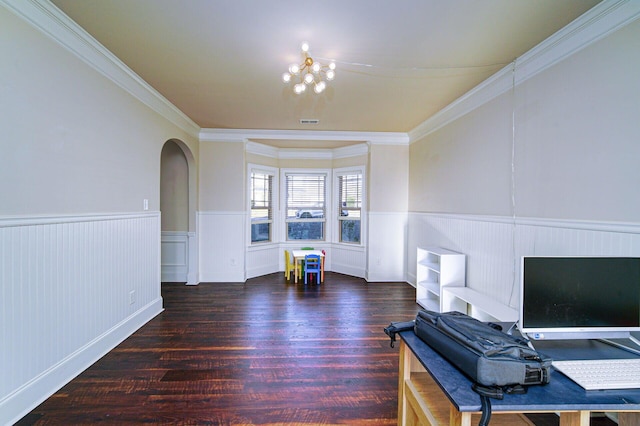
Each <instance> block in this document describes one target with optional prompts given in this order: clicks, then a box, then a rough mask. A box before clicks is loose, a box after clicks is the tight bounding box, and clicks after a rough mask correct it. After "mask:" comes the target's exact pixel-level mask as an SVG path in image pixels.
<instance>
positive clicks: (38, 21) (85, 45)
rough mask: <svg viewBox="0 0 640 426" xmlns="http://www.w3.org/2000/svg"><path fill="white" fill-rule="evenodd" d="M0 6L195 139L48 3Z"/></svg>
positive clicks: (192, 128)
mask: <svg viewBox="0 0 640 426" xmlns="http://www.w3.org/2000/svg"><path fill="white" fill-rule="evenodd" d="M0 4H1V5H3V6H4V7H6V8H7V9H8V10H10V11H11V12H13V13H14V14H15V15H17V16H18V17H19V18H21V19H23V20H24V21H26V22H27V23H29V24H30V25H31V26H33V27H35V28H36V29H37V30H39V31H40V32H42V33H43V34H45V35H46V36H48V37H49V38H51V39H53V40H54V41H55V42H57V43H58V44H59V45H60V46H62V47H63V48H65V49H67V50H68V51H69V52H71V53H73V54H74V55H75V56H77V57H78V58H79V59H80V60H82V61H83V62H85V63H86V64H87V65H89V66H90V67H92V68H93V69H95V70H96V71H98V72H99V73H100V74H102V75H104V76H105V77H106V78H108V79H109V80H111V81H112V82H113V83H115V84H116V85H118V86H119V87H121V88H122V89H124V90H125V91H126V92H128V93H129V94H130V95H132V96H133V97H135V98H136V99H138V100H139V101H140V102H142V103H143V104H145V105H147V106H148V107H149V108H151V109H152V110H154V111H155V112H157V113H158V114H160V115H161V116H162V117H164V118H165V119H167V120H168V121H170V122H171V123H173V124H175V125H176V126H177V127H179V128H180V129H182V130H183V131H184V132H186V133H187V134H189V135H191V136H193V137H196V138H197V137H198V134H199V131H200V126H198V125H197V124H196V123H194V122H193V121H192V120H191V119H190V118H189V117H187V116H186V115H185V114H184V113H183V112H182V111H180V110H179V109H178V108H177V107H176V106H175V105H173V104H172V103H171V102H169V101H168V100H167V99H166V98H165V97H163V96H162V95H161V94H160V93H159V92H157V91H156V90H155V89H154V88H153V87H151V86H150V85H149V84H148V83H147V82H145V81H144V80H143V79H142V78H140V76H138V75H137V74H136V73H135V72H133V71H132V70H131V69H130V68H129V67H127V66H126V65H125V64H124V63H123V62H122V61H121V60H120V59H118V58H117V57H116V56H115V55H114V54H113V53H111V52H110V51H109V50H107V49H106V48H105V47H104V46H102V45H101V44H100V43H99V42H98V41H97V40H96V39H94V38H93V37H92V36H91V35H89V33H87V32H86V31H85V30H84V29H83V28H82V27H80V26H79V25H78V24H76V23H75V22H74V21H73V20H71V19H70V18H69V17H68V16H67V15H65V14H64V13H62V11H60V9H58V8H57V7H56V6H55V5H53V4H52V3H51V2H49V1H48V0H0Z"/></svg>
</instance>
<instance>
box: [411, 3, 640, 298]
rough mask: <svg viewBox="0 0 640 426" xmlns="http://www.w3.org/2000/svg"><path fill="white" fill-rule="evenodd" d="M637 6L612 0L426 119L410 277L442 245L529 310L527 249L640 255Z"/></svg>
mask: <svg viewBox="0 0 640 426" xmlns="http://www.w3.org/2000/svg"><path fill="white" fill-rule="evenodd" d="M639 16H640V4H639V3H634V2H627V3H613V2H605V3H603V4H601V5H600V6H599V7H596V8H594V10H592V11H591V12H589V13H588V14H587V15H586V16H585V17H583V18H581V19H580V20H579V21H578V22H576V23H574V24H572V25H570V26H569V27H568V28H566V29H564V30H563V31H562V32H561V34H559V35H558V36H557V37H555V38H553V39H551V40H547V41H545V42H544V43H543V44H542V45H540V46H538V47H536V48H535V49H534V50H532V51H531V52H529V53H527V54H526V55H524V56H523V57H522V58H518V60H517V61H516V65H515V73H512V72H511V69H510V68H507V69H505V70H503V72H502V73H499V74H498V75H496V76H495V77H494V78H492V79H490V80H489V81H487V82H486V83H485V84H483V85H481V87H479V88H476V89H474V91H472V92H470V93H469V94H468V95H467V96H465V97H463V98H461V99H460V100H458V101H457V102H456V103H454V104H453V105H452V106H450V107H449V108H447V109H446V110H444V111H443V112H442V113H441V115H440V116H439V117H435V118H434V119H433V120H432V121H431V122H430V123H426V125H425V126H422V128H420V129H417V130H418V131H419V132H421V133H420V136H418V137H416V138H414V140H415V142H414V143H413V144H412V145H411V146H410V151H411V152H410V178H409V182H410V183H409V194H410V195H409V210H410V214H409V224H408V229H409V231H408V249H407V250H408V258H407V262H408V263H407V269H408V271H409V274H408V278H409V281H411V282H415V257H416V255H415V251H416V250H415V249H416V247H417V246H421V245H438V246H442V247H445V248H449V249H452V250H455V251H460V252H462V253H465V254H467V255H468V258H467V283H468V286H469V287H472V288H474V289H476V290H478V291H480V292H482V293H485V294H488V295H490V296H492V297H493V298H495V299H496V300H498V301H500V302H501V303H503V304H505V305H509V306H511V307H516V308H517V307H518V304H519V298H518V285H519V274H520V271H519V268H520V257H521V256H522V255H529V254H538V255H626V256H640V221H639V218H640V198H639V197H637V188H638V184H639V183H640V168H639V167H637V160H638V158H640V144H638V135H640V120H638V111H639V109H638V99H640V79H638V78H637V77H636V74H637V70H638V69H639V67H640V21H638V17H639ZM513 83H515V85H514V84H513ZM429 126H432V128H431V129H429ZM418 131H416V132H415V134H418Z"/></svg>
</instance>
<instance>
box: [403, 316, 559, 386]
mask: <svg viewBox="0 0 640 426" xmlns="http://www.w3.org/2000/svg"><path fill="white" fill-rule="evenodd" d="M414 331H415V333H416V335H417V336H418V337H420V339H422V340H423V341H424V342H426V343H427V344H428V345H429V346H431V347H432V348H433V349H434V350H436V351H437V352H438V353H440V355H442V356H443V357H445V358H446V359H448V360H449V361H450V362H451V363H452V364H454V365H455V366H457V367H458V368H459V369H460V370H462V371H463V372H464V373H465V374H466V375H467V376H469V377H470V378H471V379H472V380H473V381H474V382H476V383H478V384H479V385H481V386H487V387H492V386H497V387H503V386H515V385H523V386H527V385H542V384H545V383H548V382H549V379H550V375H549V373H550V370H551V359H550V358H548V357H546V356H544V355H542V354H540V353H539V352H537V351H536V350H534V349H532V348H530V347H529V346H528V345H527V343H526V341H524V340H522V339H519V338H517V337H515V336H512V335H509V334H506V333H503V332H502V331H501V330H499V329H497V328H494V327H492V326H491V325H489V324H487V323H483V322H481V321H478V320H477V319H475V318H472V317H470V316H468V315H466V314H463V313H460V312H446V313H438V312H431V311H420V312H418V315H417V316H416V321H415V330H414Z"/></svg>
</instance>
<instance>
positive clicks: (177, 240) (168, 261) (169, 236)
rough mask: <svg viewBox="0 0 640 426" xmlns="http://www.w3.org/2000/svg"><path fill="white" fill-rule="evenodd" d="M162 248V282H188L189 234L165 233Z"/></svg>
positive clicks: (163, 233)
mask: <svg viewBox="0 0 640 426" xmlns="http://www.w3.org/2000/svg"><path fill="white" fill-rule="evenodd" d="M161 247H162V248H161V259H162V269H161V272H162V278H161V279H162V281H163V282H186V281H187V273H188V272H189V233H188V232H175V231H163V232H162V244H161Z"/></svg>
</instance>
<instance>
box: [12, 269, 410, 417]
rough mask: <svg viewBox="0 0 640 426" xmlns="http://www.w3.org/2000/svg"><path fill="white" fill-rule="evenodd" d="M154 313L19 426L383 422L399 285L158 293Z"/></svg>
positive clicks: (203, 287) (337, 282)
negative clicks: (389, 329)
mask: <svg viewBox="0 0 640 426" xmlns="http://www.w3.org/2000/svg"><path fill="white" fill-rule="evenodd" d="M162 296H163V298H164V306H165V311H164V312H163V313H162V314H161V315H159V316H157V317H156V318H154V319H153V320H152V321H150V322H149V323H148V324H146V325H145V326H144V327H143V328H141V329H140V330H138V331H137V332H136V333H135V334H134V335H132V336H131V337H129V338H128V339H127V340H126V341H124V342H123V343H122V344H120V345H119V346H118V347H117V348H115V349H114V350H112V351H111V352H110V353H109V354H107V355H106V356H104V357H103V358H102V359H100V360H99V361H98V362H96V363H95V364H94V365H93V366H91V367H90V368H89V369H87V370H86V371H85V372H83V373H82V374H81V375H79V376H78V377H77V378H76V379H74V380H73V381H72V382H70V383H69V384H67V385H66V386H65V387H63V388H62V389H60V391H58V392H57V393H56V394H54V395H53V396H51V397H50V398H49V399H47V400H46V401H45V402H44V403H42V404H41V405H40V406H38V407H37V408H36V409H34V410H33V411H32V412H31V413H30V414H28V415H27V416H26V417H25V418H23V419H22V421H21V422H20V423H19V424H21V425H22V424H25V425H26V424H73V425H79V424H95V423H103V424H105V423H110V424H134V423H155V424H158V423H160V424H162V423H164V424H220V425H226V424H233V425H236V424H296V423H300V424H303V423H304V424H313V423H315V424H353V425H362V424H366V425H392V424H396V422H397V420H396V416H397V393H398V391H397V386H398V383H397V380H398V379H397V377H398V376H397V374H398V349H397V347H396V348H395V349H392V348H390V346H389V339H388V337H387V336H386V335H385V334H384V332H383V328H384V327H385V326H387V325H388V324H389V322H391V321H406V320H411V319H413V318H414V317H415V314H416V312H417V311H418V305H416V303H415V290H414V288H413V287H411V286H410V285H408V284H406V283H369V284H367V283H366V282H365V281H364V280H362V279H358V278H354V277H349V276H346V275H340V274H335V273H327V274H326V278H325V282H324V283H323V284H321V285H319V286H318V285H315V284H309V285H307V286H306V287H305V285H304V284H301V283H298V284H293V283H287V282H286V281H285V279H284V277H283V274H282V273H277V274H271V275H267V276H264V277H259V278H254V279H250V280H248V281H247V282H246V283H244V284H242V283H203V284H200V285H199V286H193V287H191V286H184V285H182V284H174V283H165V284H163V285H162Z"/></svg>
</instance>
